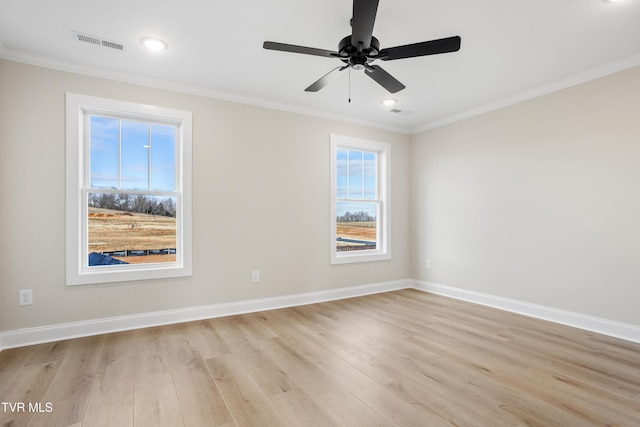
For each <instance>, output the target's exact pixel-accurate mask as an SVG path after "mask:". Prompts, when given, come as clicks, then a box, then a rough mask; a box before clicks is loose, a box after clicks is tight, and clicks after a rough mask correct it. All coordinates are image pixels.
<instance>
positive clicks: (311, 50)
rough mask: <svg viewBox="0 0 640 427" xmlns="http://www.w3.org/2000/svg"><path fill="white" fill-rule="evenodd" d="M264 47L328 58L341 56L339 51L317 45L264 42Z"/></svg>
mask: <svg viewBox="0 0 640 427" xmlns="http://www.w3.org/2000/svg"><path fill="white" fill-rule="evenodd" d="M262 47H263V48H265V49H268V50H279V51H281V52H291V53H303V54H305V55H315V56H325V57H327V58H340V55H339V54H338V52H334V51H331V50H325V49H316V48H315V47H305V46H296V45H294V44H286V43H277V42H264V44H263V45H262Z"/></svg>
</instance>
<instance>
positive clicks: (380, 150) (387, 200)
mask: <svg viewBox="0 0 640 427" xmlns="http://www.w3.org/2000/svg"><path fill="white" fill-rule="evenodd" d="M330 145H331V156H330V157H331V159H330V162H329V164H330V177H331V178H330V186H331V194H330V203H331V206H330V212H329V215H330V216H329V224H330V230H331V232H330V235H329V249H330V262H331V264H348V263H355V262H370V261H385V260H390V259H391V144H389V143H388V142H378V141H370V140H366V139H360V138H353V137H349V136H342V135H336V134H331V135H330ZM339 148H348V149H351V148H353V149H356V150H362V151H369V152H375V153H376V154H377V156H378V161H377V166H376V167H377V179H376V186H377V193H378V194H377V196H376V199H374V200H361V201H362V202H375V203H377V204H378V214H377V217H378V220H377V230H376V237H377V239H376V240H377V248H376V249H375V250H366V251H352V252H337V251H336V238H337V233H336V216H337V211H336V204H337V203H338V202H340V201H342V199H338V198H337V195H336V180H337V177H336V170H337V160H336V154H337V151H338V149H339ZM344 201H349V200H344ZM352 201H355V200H352ZM358 201H360V200H358Z"/></svg>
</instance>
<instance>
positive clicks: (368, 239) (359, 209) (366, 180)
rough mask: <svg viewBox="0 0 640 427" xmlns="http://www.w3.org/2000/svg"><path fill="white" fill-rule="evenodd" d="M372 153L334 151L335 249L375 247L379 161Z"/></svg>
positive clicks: (345, 150) (344, 150) (339, 149)
mask: <svg viewBox="0 0 640 427" xmlns="http://www.w3.org/2000/svg"><path fill="white" fill-rule="evenodd" d="M377 157H378V156H377V154H376V153H374V152H368V151H362V150H353V149H347V148H338V149H337V150H336V189H335V191H336V198H337V199H338V201H337V202H336V250H337V251H340V252H343V251H360V250H371V249H376V247H377V240H378V238H377V233H378V231H377V230H378V223H377V218H378V216H379V215H378V209H379V203H378V200H377V198H378V177H377V170H378V158H377Z"/></svg>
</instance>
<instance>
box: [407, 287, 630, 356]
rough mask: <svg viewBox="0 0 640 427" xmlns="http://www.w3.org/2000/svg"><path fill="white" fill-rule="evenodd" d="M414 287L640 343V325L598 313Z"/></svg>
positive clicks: (490, 296) (460, 290)
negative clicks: (611, 318) (594, 315)
mask: <svg viewBox="0 0 640 427" xmlns="http://www.w3.org/2000/svg"><path fill="white" fill-rule="evenodd" d="M411 287H412V288H414V289H418V290H421V291H425V292H429V293H432V294H438V295H443V296H447V297H450V298H455V299H460V300H464V301H469V302H472V303H475V304H481V305H486V306H489V307H494V308H498V309H500V310H505V311H511V312H513V313H517V314H522V315H524V316H529V317H535V318H538V319H543V320H548V321H551V322H555V323H560V324H562V325H567V326H573V327H575V328H579V329H584V330H586V331H591V332H596V333H598V334H603V335H608V336H611V337H615V338H620V339H623V340H626V341H632V342H637V343H640V326H636V325H630V324H627V323H621V322H615V321H612V320H607V319H602V318H599V317H593V316H588V315H585V314H579V313H574V312H571V311H565V310H559V309H556V308H552V307H546V306H541V305H536V304H530V303H527V302H523V301H518V300H513V299H509V298H502V297H496V296H493V295H488V294H482V293H479V292H473V291H468V290H464V289H459V288H453V287H450V286H444V285H438V284H436V283H430V282H423V281H419V280H412V286H411Z"/></svg>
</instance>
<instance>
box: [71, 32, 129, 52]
mask: <svg viewBox="0 0 640 427" xmlns="http://www.w3.org/2000/svg"><path fill="white" fill-rule="evenodd" d="M71 34H72V35H73V38H74V39H76V40H78V41H80V42H84V43H91V44H95V45H97V46H104V47H108V48H111V49H115V50H120V51H125V50H127V47H126V46H125V45H124V44H123V43H117V42H114V41H110V40H105V39H103V38H101V37H96V36H90V35H88V34H82V33H78V32H75V31H72V32H71Z"/></svg>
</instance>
